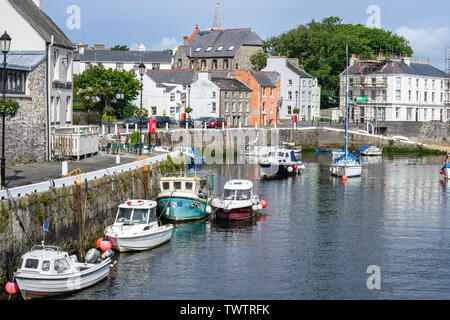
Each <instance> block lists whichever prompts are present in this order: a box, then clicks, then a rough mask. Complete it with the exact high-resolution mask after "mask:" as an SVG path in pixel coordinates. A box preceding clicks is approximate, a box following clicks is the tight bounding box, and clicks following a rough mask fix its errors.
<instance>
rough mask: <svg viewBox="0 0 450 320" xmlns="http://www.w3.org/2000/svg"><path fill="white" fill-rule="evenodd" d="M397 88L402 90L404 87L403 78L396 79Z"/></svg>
mask: <svg viewBox="0 0 450 320" xmlns="http://www.w3.org/2000/svg"><path fill="white" fill-rule="evenodd" d="M395 86H396V87H397V88H401V87H402V78H401V77H397V78H395Z"/></svg>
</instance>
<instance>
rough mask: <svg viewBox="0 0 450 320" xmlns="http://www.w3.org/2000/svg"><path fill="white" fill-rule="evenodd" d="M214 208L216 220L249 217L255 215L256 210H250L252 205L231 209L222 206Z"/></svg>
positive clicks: (237, 219) (234, 219) (238, 219)
mask: <svg viewBox="0 0 450 320" xmlns="http://www.w3.org/2000/svg"><path fill="white" fill-rule="evenodd" d="M213 210H216V211H215V212H216V219H217V220H226V221H240V220H247V219H251V218H253V217H254V216H255V214H256V212H255V211H253V210H252V207H243V208H234V209H231V210H225V209H223V208H214V207H213Z"/></svg>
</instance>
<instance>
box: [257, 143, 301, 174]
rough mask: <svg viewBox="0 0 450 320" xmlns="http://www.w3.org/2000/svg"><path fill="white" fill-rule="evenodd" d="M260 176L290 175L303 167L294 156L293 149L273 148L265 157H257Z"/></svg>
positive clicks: (298, 171)
mask: <svg viewBox="0 0 450 320" xmlns="http://www.w3.org/2000/svg"><path fill="white" fill-rule="evenodd" d="M258 165H259V167H260V168H261V176H262V178H264V179H265V178H270V177H283V176H292V175H295V174H298V173H300V172H301V170H304V169H305V166H304V165H303V163H302V162H301V161H300V160H297V158H296V157H295V151H293V150H288V149H274V150H273V151H270V152H269V153H268V155H267V156H266V157H262V158H259V159H258Z"/></svg>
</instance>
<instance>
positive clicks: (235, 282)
mask: <svg viewBox="0 0 450 320" xmlns="http://www.w3.org/2000/svg"><path fill="white" fill-rule="evenodd" d="M302 160H303V162H304V164H305V166H306V170H305V171H304V173H303V174H302V175H301V176H298V177H295V178H288V179H284V180H274V181H265V182H258V181H257V178H258V170H259V168H258V166H256V165H232V166H225V165H224V166H210V167H204V168H202V169H201V170H200V171H197V174H199V175H201V174H205V173H210V174H214V177H215V192H216V193H221V192H222V186H223V185H224V184H225V182H226V181H227V180H228V179H229V178H230V174H231V177H232V178H239V177H240V178H242V179H248V180H252V181H253V182H254V183H255V192H256V193H258V194H259V195H260V196H261V198H262V199H264V200H266V201H267V202H268V208H267V209H265V211H264V215H263V216H261V217H259V218H257V219H255V220H253V221H248V222H238V223H234V224H227V225H222V224H217V223H216V222H214V221H210V220H207V221H203V222H200V223H194V224H183V225H179V226H177V228H176V229H175V231H174V234H173V237H172V241H171V242H170V243H167V244H165V245H163V246H161V247H159V248H156V249H154V250H151V251H147V252H142V253H129V254H120V255H119V254H117V255H116V257H115V259H117V261H118V263H117V265H116V267H115V268H113V269H112V272H111V274H110V275H109V277H108V278H107V279H106V280H104V281H102V282H101V283H99V284H97V285H95V286H93V287H91V288H88V289H86V290H83V291H81V292H78V293H76V294H73V295H70V296H67V297H64V299H82V300H84V299H86V300H110V299H111V300H160V299H164V300H166V299H167V300H172V299H177V300H178V299H180V300H197V299H208V300H209V299H212V300H223V299H224V300H234V299H239V300H240V299H258V300H260V299H261V300H264V299H273V300H278V299H287V300H291V299H296V300H297V299H449V298H450V266H449V261H450V183H444V182H443V181H442V176H441V175H439V169H440V168H441V167H442V160H443V157H442V156H441V157H434V156H429V157H419V158H417V157H414V156H406V157H404V156H401V157H395V158H388V157H383V158H381V157H378V158H372V159H369V160H370V161H364V162H363V174H362V176H361V177H359V178H350V179H349V180H348V182H347V183H346V184H345V185H344V184H343V182H342V180H341V179H338V178H333V177H331V176H330V174H329V164H330V159H329V157H328V156H327V155H320V156H317V155H315V154H309V155H304V156H303V159H302ZM230 170H231V173H230ZM373 265H375V266H378V267H379V268H380V270H381V289H380V290H369V289H368V287H367V280H368V278H369V277H370V276H371V274H368V273H367V268H368V267H369V266H373Z"/></svg>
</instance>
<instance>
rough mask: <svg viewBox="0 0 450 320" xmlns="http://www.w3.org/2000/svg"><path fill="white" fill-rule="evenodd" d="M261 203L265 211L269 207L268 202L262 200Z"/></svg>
mask: <svg viewBox="0 0 450 320" xmlns="http://www.w3.org/2000/svg"><path fill="white" fill-rule="evenodd" d="M260 203H261V205H262V207H263V209H265V208H266V207H267V201H266V200H261V202H260Z"/></svg>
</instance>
